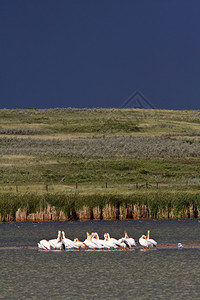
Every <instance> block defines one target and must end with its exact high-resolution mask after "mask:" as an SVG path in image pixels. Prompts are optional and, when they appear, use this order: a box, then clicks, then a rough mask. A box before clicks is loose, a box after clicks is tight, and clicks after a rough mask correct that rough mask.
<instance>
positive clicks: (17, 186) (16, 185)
mask: <svg viewBox="0 0 200 300" xmlns="http://www.w3.org/2000/svg"><path fill="white" fill-rule="evenodd" d="M18 191H19V190H18V185H16V192H17V193H18Z"/></svg>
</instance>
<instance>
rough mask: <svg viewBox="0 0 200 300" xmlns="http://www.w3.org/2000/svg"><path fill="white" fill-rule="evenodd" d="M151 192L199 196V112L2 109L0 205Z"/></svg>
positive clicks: (0, 128)
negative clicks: (30, 197)
mask: <svg viewBox="0 0 200 300" xmlns="http://www.w3.org/2000/svg"><path fill="white" fill-rule="evenodd" d="M147 190H148V193H149V191H150V190H151V192H152V193H175V194H176V195H179V194H181V193H182V194H184V191H185V192H188V193H192V194H193V195H195V197H196V195H197V196H198V195H199V191H200V111H193V110H186V111H171V110H143V109H72V108H66V109H34V108H29V109H15V110H7V109H2V110H0V196H1V199H3V195H4V194H5V195H8V193H9V195H10V196H9V197H10V198H12V197H15V196H16V193H17V194H18V197H19V194H20V195H21V196H24V195H25V194H30V193H34V194H35V195H45V194H46V193H51V194H54V195H57V193H61V194H64V195H68V194H69V195H72V194H74V193H78V194H79V195H83V196H84V197H85V199H86V198H87V196H88V197H89V196H91V195H94V196H95V195H103V196H104V195H105V196H106V195H108V194H109V195H113V196H114V195H115V196H117V195H118V196H119V195H123V196H124V195H128V197H131V195H134V197H135V194H138V195H139V194H141V193H143V195H147ZM103 196H102V197H103ZM27 197H28V196H27ZM91 197H92V196H91ZM144 197H145V196H144ZM94 198H95V197H94ZM197 198H198V197H197ZM23 199H24V198H23ZM195 199H196V198H195ZM198 199H199V198H198ZM66 201H67V200H66ZM84 201H85V200H84ZM90 202H91V199H90ZM2 205H3V204H2ZM4 205H5V203H4ZM7 211H8V210H7ZM1 212H2V211H1ZM4 213H5V212H4Z"/></svg>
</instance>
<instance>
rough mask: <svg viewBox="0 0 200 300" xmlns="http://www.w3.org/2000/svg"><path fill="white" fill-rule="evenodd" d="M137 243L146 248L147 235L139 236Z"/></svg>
mask: <svg viewBox="0 0 200 300" xmlns="http://www.w3.org/2000/svg"><path fill="white" fill-rule="evenodd" d="M139 244H140V245H141V246H142V247H143V248H144V249H145V248H146V249H147V248H148V247H149V243H148V242H147V237H146V235H144V234H143V235H142V236H141V237H140V238H139Z"/></svg>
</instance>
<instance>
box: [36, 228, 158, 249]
mask: <svg viewBox="0 0 200 300" xmlns="http://www.w3.org/2000/svg"><path fill="white" fill-rule="evenodd" d="M139 244H140V245H141V246H142V247H143V248H144V249H150V248H153V247H156V246H157V242H156V241H155V240H153V239H151V238H150V231H149V230H148V231H147V235H144V234H143V235H142V236H141V237H140V238H139ZM136 246H137V245H136V242H135V240H134V239H133V238H131V237H129V236H128V234H127V232H125V236H124V237H122V238H120V239H115V238H112V237H110V234H109V233H105V234H104V239H100V238H99V235H98V233H97V232H92V233H91V234H89V233H88V232H87V238H86V239H85V240H84V241H83V242H81V241H79V239H78V238H75V239H74V240H70V239H68V238H66V237H65V232H64V231H62V232H61V231H60V230H58V237H57V239H52V240H49V241H47V240H41V241H40V242H39V243H38V248H39V249H40V250H75V249H76V250H80V249H85V250H88V249H90V250H116V249H130V248H133V247H136Z"/></svg>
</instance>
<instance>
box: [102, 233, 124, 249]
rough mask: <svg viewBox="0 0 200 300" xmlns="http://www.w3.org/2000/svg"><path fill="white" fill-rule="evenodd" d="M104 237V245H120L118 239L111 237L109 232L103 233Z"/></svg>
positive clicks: (114, 247) (115, 247)
mask: <svg viewBox="0 0 200 300" xmlns="http://www.w3.org/2000/svg"><path fill="white" fill-rule="evenodd" d="M104 239H105V240H106V245H107V246H109V247H110V248H113V249H117V248H119V247H121V245H120V244H119V242H118V240H116V239H114V238H111V237H110V234H109V233H105V234H104Z"/></svg>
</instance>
